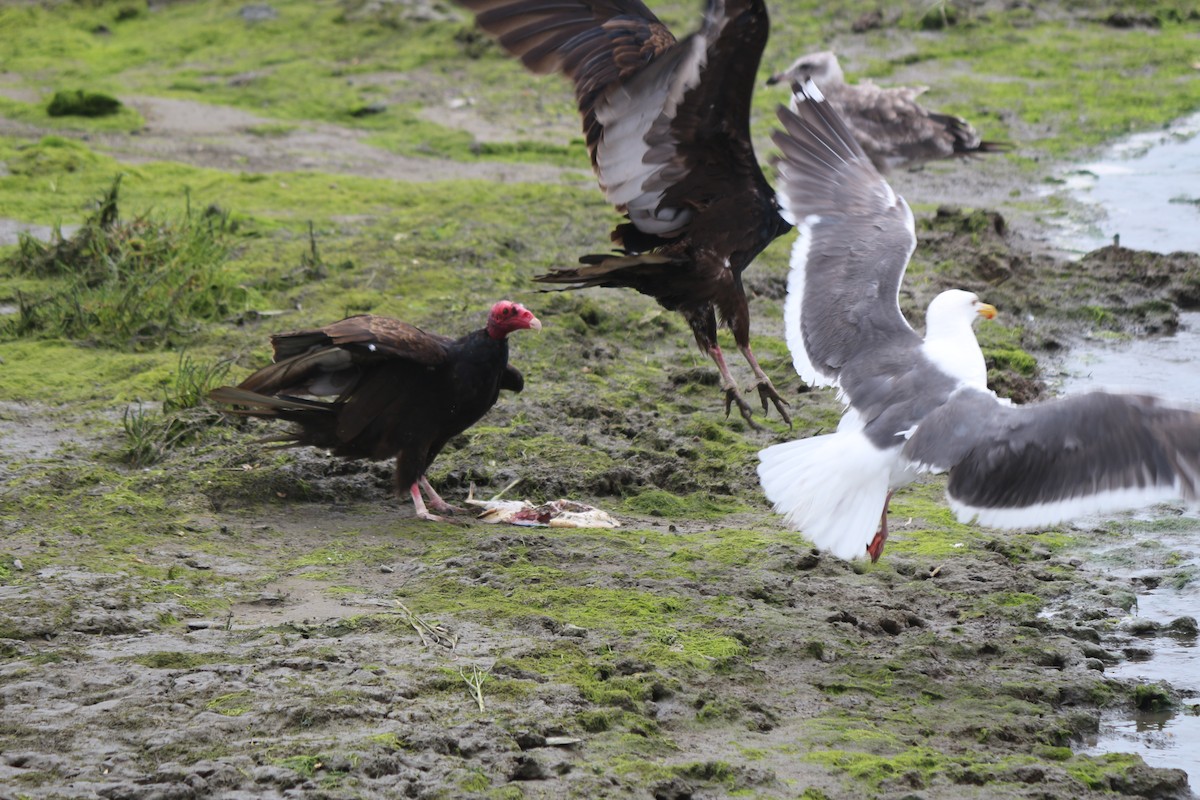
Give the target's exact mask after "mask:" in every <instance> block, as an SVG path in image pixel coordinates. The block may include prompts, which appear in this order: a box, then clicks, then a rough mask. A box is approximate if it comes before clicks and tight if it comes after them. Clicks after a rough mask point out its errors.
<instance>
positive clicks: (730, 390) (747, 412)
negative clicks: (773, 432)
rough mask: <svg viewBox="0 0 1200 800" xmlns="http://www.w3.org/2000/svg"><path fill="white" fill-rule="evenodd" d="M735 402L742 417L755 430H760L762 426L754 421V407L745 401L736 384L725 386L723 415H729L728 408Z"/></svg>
mask: <svg viewBox="0 0 1200 800" xmlns="http://www.w3.org/2000/svg"><path fill="white" fill-rule="evenodd" d="M734 403H737V407H738V411H740V412H741V414H742V419H744V420H746V422H747V424H749V425H750V427H751V428H753V429H754V430H756V431H761V430H762V429H763V428H762V426H761V425H759V424H758V423H757V422H755V421H754V417H753V414H754V409H752V408H750V404H749V403H747V402H746V398H744V397H742V393H741V392H739V391H738V389H737V387H736V386H727V387H726V388H725V416H726V417H728V416H729V410H730V409H731V408H733V404H734Z"/></svg>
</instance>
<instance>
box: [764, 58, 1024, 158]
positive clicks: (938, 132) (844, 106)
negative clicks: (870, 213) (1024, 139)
mask: <svg viewBox="0 0 1200 800" xmlns="http://www.w3.org/2000/svg"><path fill="white" fill-rule="evenodd" d="M810 78H811V79H812V81H813V83H815V84H816V85H817V88H818V89H820V90H821V94H823V95H824V96H825V99H826V100H827V101H828V102H829V104H830V105H831V106H833V107H834V108H835V109H836V110H837V112H838V114H839V115H840V116H841V118H842V120H843V121H844V122H845V123H846V127H847V128H849V129H850V132H851V133H853V134H854V138H855V140H856V141H857V142H858V143H859V145H861V146H862V149H863V150H864V151H866V154H867V157H868V158H870V159H871V163H873V164H874V165H875V168H876V169H878V170H879V171H880V172H887V171H888V170H889V169H892V168H895V167H901V166H915V165H917V164H921V163H924V162H926V161H931V160H933V159H937V158H951V157H954V156H966V155H971V154H973V153H996V152H1003V151H1005V150H1009V149H1010V148H1011V145H1009V144H1008V143H1007V142H986V141H983V140H982V139H981V138H980V137H979V133H978V132H976V130H975V128H973V127H972V126H971V123H969V122H967V121H966V120H965V119H963V118H962V117H956V116H954V115H953V114H938V113H936V112H933V111H926V110H925V109H924V108H922V107H921V105H920V104H919V103H917V97H919V96H920V95H921V94H923V93H924V92H925V91H927V90H928V88H929V87H927V86H921V87H918V88H908V87H904V86H899V87H896V88H894V89H883V88H880V87H879V86H876V85H875V84H874V83H871V82H870V81H860V82H858V83H856V84H848V83H846V76H845V75H843V74H842V68H841V65H839V64H838V60H837V56H835V55H834V54H833V53H831V52H828V51H826V52H822V53H811V54H809V55H806V56H800V58H798V59H796V61H795V62H794V63H793V64H792V65H791V66H790V67H788V68H787V69H785V70H784V71H783V72H777V73H775V74H774V75H772V76H771V77H770V78H768V79H767V85H768V86H770V85H772V84H775V83H780V82H784V83H786V84H787V85H788V86H790V85H792V84H793V83H803V82H804V81H806V80H808V79H810Z"/></svg>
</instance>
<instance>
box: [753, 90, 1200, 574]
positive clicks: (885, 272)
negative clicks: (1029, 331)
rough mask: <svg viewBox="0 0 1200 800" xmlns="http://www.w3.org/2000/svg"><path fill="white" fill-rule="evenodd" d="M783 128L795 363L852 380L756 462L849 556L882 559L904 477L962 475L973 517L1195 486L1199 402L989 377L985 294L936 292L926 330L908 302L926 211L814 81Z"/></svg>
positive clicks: (1076, 507)
mask: <svg viewBox="0 0 1200 800" xmlns="http://www.w3.org/2000/svg"><path fill="white" fill-rule="evenodd" d="M794 91H795V97H794V99H793V104H792V106H793V107H792V109H787V108H781V109H780V110H779V119H780V121H781V122H782V123H783V127H784V129H785V131H786V133H785V132H778V133H776V134H775V136H774V140H775V143H776V145H778V147H779V149H780V151H781V155H780V156H779V157H777V158H776V160H775V167H776V170H777V174H778V183H779V186H780V200H781V202H782V203H783V207H784V213H785V214H786V215H787V216H788V217H789V218H790V219H791V220H792V221H793V223H794V224H795V225H796V227H797V229H798V232H799V237H798V238H797V239H796V243H795V245H794V248H793V250H792V257H791V272H790V274H789V276H788V293H787V299H786V300H785V303H784V325H785V330H786V334H787V343H788V349H789V350H791V353H792V359H793V364H794V365H795V367H796V371H797V372H798V373H799V374H800V377H802V378H803V379H804V380H805V381H807V382H808V383H809V384H810V385H814V386H820V385H825V386H834V387H837V390H838V393H839V396H840V397H841V399H842V400H843V401H844V402H845V403H846V404H847V409H846V413H845V415H844V416H843V417H842V420H841V423H840V424H839V425H838V429H837V432H836V433H831V434H826V435H823V436H813V437H810V438H807V439H800V440H797V441H792V442H786V443H784V444H779V445H774V446H772V447H768V448H766V449H765V450H763V451H761V452H760V453H759V460H760V462H761V463H760V464H759V467H758V475H759V478H760V480H761V482H762V486H763V490H764V491H765V492H766V495H767V498H768V499H769V500H770V501H771V502H772V503H773V504H774V506H775V510H776V511H777V512H779V513H780V514H783V515H785V517H786V519H787V522H788V524H789V525H791V526H792V527H794V528H796V529H797V530H799V531H801V532H803V533H804V535H805V536H807V537H808V538H809V539H811V540H812V541H813V542H814V543H815V544H816V545H817V546H818V547H820V548H823V549H826V550H829V551H831V552H833V553H834V554H835V555H837V556H839V557H841V558H854V557H856V556H862V555H863V554H867V555H870V557H871V559H872V560H875V559H878V558H879V555H880V553H881V552H882V551H883V546H884V542H885V540H886V539H887V505H888V500H889V499H890V498H891V495H892V492H894V491H895V490H896V489H897V488H899V487H901V486H904V485H905V484H907V483H909V482H911V481H912V480H913V479H915V478H916V476H917V475H918V474H919V473H922V472H947V471H948V472H949V473H950V479H949V483H948V485H947V488H946V494H947V497H948V499H949V503H950V506H951V508H953V509H954V511H955V513H956V515H957V516H958V519H959V520H960V521H963V522H970V521H972V520H977V521H978V522H980V523H982V524H984V525H991V526H995V527H1001V528H1021V527H1032V526H1044V525H1051V524H1055V523H1058V522H1061V521H1064V520H1068V519H1072V518H1075V517H1079V516H1082V515H1085V514H1091V513H1099V512H1108V511H1115V510H1117V509H1121V508H1130V507H1136V506H1141V505H1145V504H1149V503H1153V502H1158V501H1161V500H1168V499H1172V498H1179V497H1182V498H1183V499H1184V500H1186V501H1187V502H1189V503H1192V504H1195V503H1196V502H1197V499H1198V488H1200V412H1198V411H1197V410H1195V409H1190V408H1185V407H1182V406H1178V405H1174V404H1172V403H1170V402H1167V401H1165V400H1162V399H1159V398H1156V397H1151V396H1148V395H1140V394H1119V393H1112V392H1089V393H1087V394H1080V395H1074V396H1070V397H1064V398H1059V399H1055V400H1049V401H1046V402H1041V403H1036V404H1032V405H1026V406H1013V405H1012V404H1010V403H1008V402H1007V401H1005V400H1002V399H1000V398H998V397H996V395H995V394H993V393H992V392H990V391H989V390H988V388H987V370H986V367H985V366H984V361H983V353H982V352H981V351H980V349H979V343H978V342H977V341H976V339H975V335H974V332H973V331H972V328H971V325H972V322H973V321H974V320H976V319H978V318H979V317H980V316H984V317H991V316H993V315H994V314H995V310H994V309H993V308H992V307H991V306H989V305H987V304H985V303H981V302H980V301H979V299H978V298H977V297H976V296H975V295H974V294H971V293H970V292H964V291H961V290H957V289H955V290H951V291H948V292H943V293H942V294H940V295H938V296H937V297H935V298H934V300H933V302H932V303H930V304H929V310H928V312H927V314H926V327H925V336H924V338H923V339H922V337H920V336H919V335H917V333H916V332H915V331H914V330H913V329H912V328H911V327H910V326H909V324H908V322H907V321H906V320H905V319H904V316H903V315H902V314H901V313H900V305H899V299H898V298H899V290H900V282H901V280H902V279H903V277H904V271H905V269H906V267H907V265H908V259H909V257H910V256H911V255H912V252H913V248H915V247H916V244H917V239H916V233H915V230H914V227H913V216H912V212H911V211H910V210H909V208H908V204H907V203H905V202H904V199H903V198H902V197H899V196H898V195H896V194H895V193H894V192H893V191H892V188H891V187H890V186H889V185H888V183H887V181H885V180H884V179H883V178H882V177H881V176H880V174H879V172H878V171H876V169H875V168H874V167H873V166H872V165H871V162H870V160H869V159H868V158H867V155H866V153H864V152H863V150H862V148H861V147H859V146H858V145H857V144H856V143H855V141H854V138H853V137H852V136H851V134H850V131H849V129H848V128H847V127H846V126H845V124H844V123H843V122H842V120H841V119H840V118H839V117H838V116H837V114H836V113H835V112H834V111H833V109H832V107H831V104H830V103H828V102H826V101H825V99H824V98H823V97H822V96H821V93H820V91H819V90H818V89H817V88H816V86H815V85H814V84H813V83H812V82H811V81H809V82H807V83H806V84H804V86H799V85H797V86H795V87H794Z"/></svg>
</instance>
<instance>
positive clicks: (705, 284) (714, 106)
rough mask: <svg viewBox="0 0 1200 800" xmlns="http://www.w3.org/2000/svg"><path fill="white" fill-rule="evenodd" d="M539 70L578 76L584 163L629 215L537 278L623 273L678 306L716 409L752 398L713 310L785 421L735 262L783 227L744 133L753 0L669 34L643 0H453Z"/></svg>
mask: <svg viewBox="0 0 1200 800" xmlns="http://www.w3.org/2000/svg"><path fill="white" fill-rule="evenodd" d="M458 1H459V2H460V3H461V4H462V5H464V6H466V7H467V8H468V9H470V10H471V11H472V12H474V13H475V15H476V17H475V19H476V22H477V23H478V24H479V26H480V27H482V28H483V29H484V30H485V31H487V32H488V33H490V34H492V35H493V36H495V37H496V38H497V39H498V40H499V42H500V44H501V45H502V46H503V47H504V48H505V49H506V50H508V51H509V52H510V53H512V54H513V55H515V56H517V57H519V58H520V59H521V61H522V63H524V64H525V66H526V67H528V68H529V69H530V70H532V71H534V72H537V73H547V72H553V71H558V72H561V73H563V74H564V75H566V76H567V77H569V78H570V79H571V80H572V81H574V83H575V97H576V100H577V101H578V104H579V113H580V114H581V115H582V117H583V131H584V135H585V137H586V140H587V147H588V152H589V153H590V154H591V159H592V168H593V169H594V171H595V173H596V177H597V179H598V181H599V183H600V188H601V189H602V190H603V191H604V194H605V197H607V198H608V200H609V202H611V203H612V204H613V205H615V206H616V208H617V210H618V211H620V212H622V213H624V214H625V216H626V218H627V220H628V221H627V222H625V223H623V224H620V225H618V226H617V227H616V229H615V230H614V231H613V232H612V241H613V242H614V243H615V245H616V247H617V249H618V252H617V253H614V254H607V255H588V256H584V257H583V258H581V259H580V262H581V264H582V266H579V267H572V268H560V269H555V270H554V271H552V272H550V273H548V274H545V275H539V276H537V277H536V278H535V280H538V281H541V282H544V283H555V284H564V285H565V287H564V288H570V289H581V288H585V287H588V286H623V287H629V288H632V289H636V290H637V291H639V292H641V293H642V294H645V295H649V296H650V297H653V298H654V299H655V300H657V301H658V302H659V303H660V304H661V305H662V306H663V307H665V308H668V309H671V310H674V311H679V312H680V313H682V314H683V316H684V318H685V319H686V320H687V321H688V324H689V325H690V326H691V328H692V333H693V334H694V335H695V337H696V343H697V344H698V345H699V346H700V349H701V350H703V351H704V352H705V353H706V354H708V355H709V356H710V357H711V358H712V359H713V361H714V362H716V365H717V369H718V370H720V373H721V385H722V388H723V389H724V390H725V413H726V414H727V415H728V414H729V409H730V406H731V404H733V403H737V406H738V410H739V411H740V412H741V414H742V416H743V417H745V419H746V420H747V421H748V422H750V423H751V424H752V425H753V424H754V423H753V421H752V420H751V410H750V406H749V404H747V402H746V400H745V399H744V398H743V397H742V395H741V392H739V391H738V388H737V384H736V383H734V380H733V377H732V376H731V375H730V374H729V367H728V366H727V365H726V363H725V356H724V355H723V354H722V352H721V348H720V347H719V346H718V345H717V320H718V318H719V319H720V320H721V322H723V323H724V324H726V325H728V326H729V328H730V329H731V330H732V331H733V338H734V341H735V342H736V343H737V346H738V349H739V350H740V351H741V352H742V355H743V356H744V357H745V358H746V361H747V362H748V363H749V365H750V368H751V369H752V370H753V371H754V375H755V377H756V378H757V384H756V387H757V389H758V393H759V397H760V399H761V400H762V406H763V411H764V412H765V411H767V409H768V406H767V402H768V400H770V401H771V402H773V403H774V404H775V407H776V408H777V409H778V410H779V414H780V416H781V417H783V419H784V420H785V421H787V422H788V423H789V424H790V422H791V417H790V416H789V414H788V412H787V410H786V405H787V404H786V402H785V401H784V400H783V398H782V397H780V396H779V393H778V392H777V391H776V390H775V387H774V386H773V385H772V384H771V380H770V378H768V377H767V374H766V373H765V372H763V370H762V367H760V366H759V365H758V361H757V359H755V357H754V353H753V351H752V350H751V349H750V310H749V308H748V307H747V304H746V293H745V290H744V289H743V288H742V270H744V269H746V267H747V266H749V265H750V262H751V261H753V260H754V258H755V256H757V255H758V254H759V253H760V252H762V249H763V248H764V247H766V246H767V245H768V244H770V243H771V242H772V241H773V240H774V239H775V237H777V236H780V235H782V234H784V233H786V232H787V231H789V230H790V229H791V226H790V225H789V224H788V223H787V222H785V221H784V219H783V217H781V216H780V214H779V205H778V203H777V202H776V200H775V193H774V192H773V191H772V190H771V187H770V185H769V184H768V183H767V181H766V178H764V177H763V173H762V169H761V168H760V167H759V165H758V160H757V159H756V158H755V155H754V147H753V145H752V144H751V141H750V95H751V92H752V90H753V88H754V83H755V75H756V73H757V70H758V65H759V60H760V58H761V56H762V51H763V47H764V46H765V45H766V42H767V28H768V20H767V9H766V5H765V4H764V2H763V0H707V7H706V9H705V14H704V20H703V22H702V24H701V26H700V29H699V30H698V31H696V32H695V33H693V34H691V35H690V36H688V37H686V38H685V39H683V40H682V41H677V40H676V39H675V37H674V36H673V35H671V32H670V31H669V30H667V28H666V26H665V25H663V24H662V23H661V22H660V21H659V20H658V18H657V17H655V16H654V14H653V13H652V12H651V11H650V9H648V8H646V6H645V5H643V4H642V3H641V2H640V0H458Z"/></svg>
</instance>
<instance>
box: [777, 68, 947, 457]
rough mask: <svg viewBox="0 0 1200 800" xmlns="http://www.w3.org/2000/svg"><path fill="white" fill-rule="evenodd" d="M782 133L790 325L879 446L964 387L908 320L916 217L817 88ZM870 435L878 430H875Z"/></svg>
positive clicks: (802, 350) (804, 372) (808, 91)
mask: <svg viewBox="0 0 1200 800" xmlns="http://www.w3.org/2000/svg"><path fill="white" fill-rule="evenodd" d="M793 91H794V92H795V95H794V97H793V102H792V108H791V109H787V108H780V110H779V120H780V122H781V123H782V124H783V128H784V130H783V131H779V132H776V133H775V134H774V136H773V139H774V141H775V144H776V145H777V146H778V147H779V150H780V154H779V155H778V156H777V157H776V158H775V159H774V165H775V170H776V173H777V175H778V190H777V191H778V193H779V197H780V204H781V205H782V206H783V209H784V211H785V217H786V218H787V219H788V221H789V222H792V223H793V224H794V225H796V227H797V228H798V229H799V234H800V235H799V238H798V239H797V240H796V244H795V245H794V247H793V248H792V258H791V272H790V273H789V276H788V296H787V300H786V302H785V304H784V323H785V329H786V332H787V343H788V349H789V350H791V353H792V360H793V363H794V364H795V367H796V371H797V372H798V373H799V374H800V377H802V378H803V379H804V380H805V381H806V382H807V383H809V384H813V385H818V386H819V385H833V386H837V387H838V388H839V389H840V390H841V391H842V392H843V394H844V395H845V397H846V398H847V399H848V400H849V402H850V404H851V405H852V406H853V407H854V408H855V410H856V411H857V412H858V413H859V414H860V415H861V416H862V417H863V418H864V421H865V422H866V423H867V424H868V425H869V424H871V423H872V422H873V421H875V420H877V418H879V417H880V416H881V415H882V416H884V417H886V420H880V422H885V421H886V424H884V425H882V428H881V430H879V431H877V432H875V433H876V435H873V436H872V438H873V439H877V440H878V441H877V443H878V444H880V446H894V445H895V444H896V440H895V439H892V440H891V441H888V437H894V436H895V435H896V433H898V432H899V431H903V430H906V429H908V428H909V427H911V426H912V425H914V424H915V423H916V422H917V421H918V420H919V419H920V418H921V416H922V415H923V414H924V413H926V412H927V411H928V410H930V409H932V408H934V407H936V406H937V405H938V404H940V403H941V402H942V401H944V399H945V398H946V397H947V396H948V395H949V393H950V392H951V391H953V390H954V388H955V386H956V382H955V381H954V380H953V379H952V378H950V377H949V376H948V375H946V374H945V373H943V372H942V371H941V370H939V369H937V367H935V366H934V365H933V364H932V363H931V362H930V361H929V360H928V359H927V358H926V357H925V356H924V354H923V353H922V351H921V344H922V340H921V337H919V336H918V335H917V333H916V332H915V331H914V330H913V329H912V327H911V326H910V325H909V324H908V322H907V320H905V319H904V316H903V314H901V313H900V303H899V292H900V282H901V280H902V279H903V278H904V271H905V269H906V267H907V266H908V259H909V257H910V256H911V255H912V251H913V249H914V248H915V247H916V244H917V238H916V233H915V231H914V227H913V216H912V212H911V211H910V210H909V208H908V204H907V203H905V202H904V198H902V197H900V196H899V195H897V194H896V193H895V192H893V191H892V188H891V186H889V185H888V183H887V181H885V180H884V179H883V177H882V176H881V175H880V174H879V172H878V170H876V169H875V167H874V166H873V165H872V164H871V161H870V159H868V158H867V156H866V154H865V153H864V152H863V150H862V148H861V147H860V146H859V145H858V144H857V143H856V142H855V140H854V137H853V136H852V135H851V133H850V131H849V130H848V129H847V128H846V125H845V123H844V122H843V121H842V119H841V118H840V117H839V116H838V115H837V113H836V112H835V111H834V110H833V108H832V107H831V106H830V104H829V103H828V102H826V100H825V98H824V97H823V96H822V95H821V93H820V91H819V90H818V89H817V88H816V87H815V86H814V85H813V83H812V82H811V81H809V82H807V83H806V84H805V85H803V86H800V85H795V86H793ZM868 433H872V431H870V430H869V431H868Z"/></svg>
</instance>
